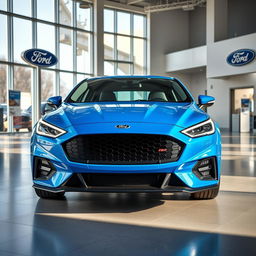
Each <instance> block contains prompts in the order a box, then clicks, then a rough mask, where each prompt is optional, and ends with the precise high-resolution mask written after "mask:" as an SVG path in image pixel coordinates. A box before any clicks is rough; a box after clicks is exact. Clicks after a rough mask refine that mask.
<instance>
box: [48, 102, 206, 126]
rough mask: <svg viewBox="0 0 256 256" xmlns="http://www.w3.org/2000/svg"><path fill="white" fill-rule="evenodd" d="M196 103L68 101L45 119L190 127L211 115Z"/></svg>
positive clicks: (56, 122) (62, 123)
mask: <svg viewBox="0 0 256 256" xmlns="http://www.w3.org/2000/svg"><path fill="white" fill-rule="evenodd" d="M208 118H209V117H208V115H207V114H206V113H205V112H204V111H202V110H200V109H198V108H197V107H196V105H195V103H151V102H150V103H141V102H140V103H132V104H131V103H83V104H81V103H79V104H74V103H72V104H67V103H63V104H62V106H61V107H60V108H59V109H57V110H56V111H54V112H52V113H49V114H48V115H46V116H45V117H44V120H45V121H47V122H49V123H52V124H54V125H57V126H59V127H62V128H65V127H68V126H77V125H84V124H89V123H90V124H92V123H120V124H126V123H154V124H168V125H177V126H180V127H189V126H191V125H193V124H196V123H199V122H202V121H204V120H206V119H208Z"/></svg>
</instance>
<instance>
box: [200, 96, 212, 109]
mask: <svg viewBox="0 0 256 256" xmlns="http://www.w3.org/2000/svg"><path fill="white" fill-rule="evenodd" d="M214 102H215V98H214V97H212V96H206V95H199V96H198V106H199V108H203V107H206V108H207V107H210V106H212V105H213V104H214Z"/></svg>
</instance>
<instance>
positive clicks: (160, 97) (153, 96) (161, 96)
mask: <svg viewBox="0 0 256 256" xmlns="http://www.w3.org/2000/svg"><path fill="white" fill-rule="evenodd" d="M148 100H149V101H168V99H167V97H166V95H165V93H164V92H151V93H150V94H149V96H148Z"/></svg>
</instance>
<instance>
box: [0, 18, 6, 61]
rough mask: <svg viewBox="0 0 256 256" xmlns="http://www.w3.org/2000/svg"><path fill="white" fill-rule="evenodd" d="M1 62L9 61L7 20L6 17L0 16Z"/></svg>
mask: <svg viewBox="0 0 256 256" xmlns="http://www.w3.org/2000/svg"><path fill="white" fill-rule="evenodd" d="M0 31H1V36H0V60H7V56H8V54H7V20H6V16H5V15H1V14H0Z"/></svg>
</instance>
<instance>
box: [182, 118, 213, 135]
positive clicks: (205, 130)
mask: <svg viewBox="0 0 256 256" xmlns="http://www.w3.org/2000/svg"><path fill="white" fill-rule="evenodd" d="M181 132H182V133H184V134H186V135H187V136H189V137H191V138H195V137H200V136H205V135H210V134H213V133H214V132H215V126H214V123H213V121H212V120H211V119H208V120H207V121H205V122H202V123H199V124H196V125H193V126H191V127H189V128H187V129H185V130H183V131H181Z"/></svg>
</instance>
